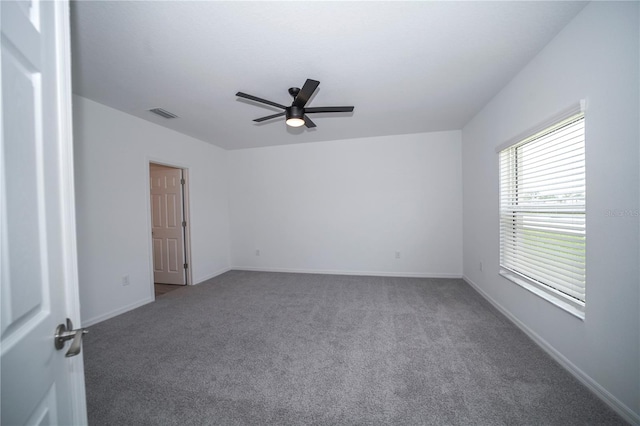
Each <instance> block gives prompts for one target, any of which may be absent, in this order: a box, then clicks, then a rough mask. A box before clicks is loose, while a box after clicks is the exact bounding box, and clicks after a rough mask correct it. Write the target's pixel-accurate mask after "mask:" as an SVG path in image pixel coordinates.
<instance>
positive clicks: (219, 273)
mask: <svg viewBox="0 0 640 426" xmlns="http://www.w3.org/2000/svg"><path fill="white" fill-rule="evenodd" d="M231 269H233V268H222V269H218V270H217V271H216V272H214V273H213V274H209V275H205V276H204V277H199V278H197V279H196V280H195V281H194V283H193V285H198V284H201V283H203V282H205V281H207V280H210V279H211V278H215V277H217V276H218V275H222V274H224V273H225V272H229V271H230V270H231Z"/></svg>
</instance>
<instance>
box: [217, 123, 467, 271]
mask: <svg viewBox="0 0 640 426" xmlns="http://www.w3.org/2000/svg"><path fill="white" fill-rule="evenodd" d="M460 150H461V141H460V131H452V132H439V133H428V134H414V135H402V136H389V137H379V138H363V139H351V140H340V141H333V142H322V143H308V144H297V145H290V146H282V145H281V146H276V147H268V148H257V149H247V150H237V151H230V152H228V158H229V215H230V218H231V236H232V238H231V259H232V265H233V267H236V268H242V269H261V270H279V271H302V272H328V273H358V274H375V275H396V276H440V277H460V276H462V234H461V224H462V213H461V207H462V193H461V191H462V172H461V151H460ZM256 249H259V250H260V256H256V255H255V251H256ZM396 251H399V252H400V259H396V258H395V252H396Z"/></svg>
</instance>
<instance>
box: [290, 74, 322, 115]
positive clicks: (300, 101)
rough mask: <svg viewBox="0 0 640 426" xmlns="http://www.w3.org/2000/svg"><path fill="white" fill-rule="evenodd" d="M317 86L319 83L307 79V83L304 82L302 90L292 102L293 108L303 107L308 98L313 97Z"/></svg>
mask: <svg viewBox="0 0 640 426" xmlns="http://www.w3.org/2000/svg"><path fill="white" fill-rule="evenodd" d="M319 84H320V82H319V81H316V80H311V79H310V78H308V79H307V81H305V82H304V86H302V89H300V93H298V96H296V98H295V99H294V100H293V106H297V107H300V108H302V107H304V106H305V105H306V104H307V102H309V98H311V95H313V92H315V91H316V89H317V88H318V85H319Z"/></svg>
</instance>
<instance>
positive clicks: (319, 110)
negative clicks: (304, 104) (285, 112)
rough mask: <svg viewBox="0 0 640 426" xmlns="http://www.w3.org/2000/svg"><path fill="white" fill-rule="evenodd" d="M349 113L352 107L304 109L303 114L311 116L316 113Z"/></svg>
mask: <svg viewBox="0 0 640 426" xmlns="http://www.w3.org/2000/svg"><path fill="white" fill-rule="evenodd" d="M351 111H353V107H352V106H330V107H312V108H305V109H304V112H305V113H306V114H313V113H316V112H351Z"/></svg>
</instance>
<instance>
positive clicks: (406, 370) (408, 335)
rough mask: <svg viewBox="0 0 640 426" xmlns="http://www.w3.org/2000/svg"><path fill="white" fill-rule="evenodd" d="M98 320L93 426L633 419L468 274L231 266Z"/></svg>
mask: <svg viewBox="0 0 640 426" xmlns="http://www.w3.org/2000/svg"><path fill="white" fill-rule="evenodd" d="M90 329H91V333H90V334H88V335H87V336H86V338H85V340H84V359H85V370H86V388H87V404H88V412H89V424H90V425H585V424H593V425H613V424H624V422H623V421H622V420H621V419H620V418H619V417H618V416H617V415H616V414H615V413H614V412H613V411H611V410H610V409H609V408H608V407H606V406H605V405H604V404H603V403H602V402H601V401H600V400H598V399H597V398H596V397H595V396H593V395H592V394H591V393H590V392H589V391H588V390H587V389H586V388H585V387H584V386H582V385H581V384H580V383H579V382H577V381H576V380H575V379H574V378H573V377H571V376H570V375H569V374H568V373H567V372H565V371H564V370H563V369H562V368H561V367H560V366H558V365H557V364H556V363H555V362H554V361H553V360H552V359H551V358H550V357H549V356H547V355H546V354H545V353H544V352H543V351H542V350H541V349H539V348H538V347H537V346H536V345H535V344H534V343H533V342H532V341H531V340H529V338H528V337H527V336H526V335H524V334H523V333H522V332H521V331H519V330H518V329H517V328H516V327H515V326H514V325H512V324H511V323H510V322H509V321H508V320H507V319H506V318H505V317H504V316H502V315H501V314H500V313H499V312H497V311H496V310H495V309H494V308H493V307H491V306H490V305H489V304H488V303H487V302H486V301H485V300H484V299H483V298H482V297H481V296H480V295H478V294H477V293H476V292H475V291H474V290H473V289H472V288H471V287H469V286H468V285H467V284H466V283H464V282H463V281H462V280H445V279H413V278H387V277H353V276H335V275H307V274H282V273H267V272H244V271H231V272H228V273H225V274H223V275H221V276H219V277H216V278H214V279H211V280H209V281H207V282H206V283H203V284H200V285H198V286H188V287H183V288H180V289H177V290H175V291H173V292H171V293H168V294H166V295H163V296H161V297H159V298H158V299H157V300H156V302H155V303H151V304H149V305H146V306H143V307H141V308H138V309H136V310H134V311H131V312H128V313H126V314H123V315H120V316H118V317H116V318H112V319H110V320H107V321H104V322H102V323H100V324H96V325H95V326H93V327H91V328H90Z"/></svg>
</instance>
